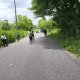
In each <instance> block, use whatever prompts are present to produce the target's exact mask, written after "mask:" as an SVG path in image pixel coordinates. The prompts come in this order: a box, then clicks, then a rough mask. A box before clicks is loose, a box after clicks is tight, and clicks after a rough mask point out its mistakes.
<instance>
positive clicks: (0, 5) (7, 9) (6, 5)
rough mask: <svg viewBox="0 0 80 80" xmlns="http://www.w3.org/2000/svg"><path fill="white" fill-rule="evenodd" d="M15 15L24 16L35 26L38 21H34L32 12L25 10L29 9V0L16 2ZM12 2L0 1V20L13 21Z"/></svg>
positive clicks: (10, 0)
mask: <svg viewBox="0 0 80 80" xmlns="http://www.w3.org/2000/svg"><path fill="white" fill-rule="evenodd" d="M16 5H17V14H21V15H26V16H28V17H29V18H30V19H32V21H33V23H34V24H37V22H38V20H39V19H35V18H34V17H35V16H34V14H33V12H32V11H30V10H28V9H27V8H29V7H31V0H16ZM14 16H15V13H14V0H0V20H4V19H8V20H9V22H13V21H14Z"/></svg>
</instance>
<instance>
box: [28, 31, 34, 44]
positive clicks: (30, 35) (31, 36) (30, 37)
mask: <svg viewBox="0 0 80 80" xmlns="http://www.w3.org/2000/svg"><path fill="white" fill-rule="evenodd" d="M28 35H29V40H30V43H31V41H32V38H33V34H32V31H31V30H30V31H29V34H28Z"/></svg>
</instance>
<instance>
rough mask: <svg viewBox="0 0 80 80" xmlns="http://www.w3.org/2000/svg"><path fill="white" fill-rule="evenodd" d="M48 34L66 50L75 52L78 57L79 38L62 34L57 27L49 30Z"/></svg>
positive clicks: (79, 50) (79, 55)
mask: <svg viewBox="0 0 80 80" xmlns="http://www.w3.org/2000/svg"><path fill="white" fill-rule="evenodd" d="M48 36H49V37H50V38H52V39H55V40H56V41H57V42H58V43H59V44H60V45H61V46H62V47H64V48H65V49H66V50H67V51H69V52H71V53H73V54H75V55H76V56H77V57H79V58H80V38H78V39H76V38H70V37H68V36H67V37H66V36H65V35H62V34H61V33H60V30H59V29H54V30H52V31H51V32H49V34H48Z"/></svg>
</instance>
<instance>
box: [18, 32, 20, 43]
mask: <svg viewBox="0 0 80 80" xmlns="http://www.w3.org/2000/svg"><path fill="white" fill-rule="evenodd" d="M17 40H18V42H19V40H20V33H19V32H17Z"/></svg>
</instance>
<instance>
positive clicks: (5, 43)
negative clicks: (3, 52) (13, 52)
mask: <svg viewBox="0 0 80 80" xmlns="http://www.w3.org/2000/svg"><path fill="white" fill-rule="evenodd" d="M1 39H2V43H3V46H4V47H5V46H8V44H7V38H6V36H5V35H4V34H2V35H1Z"/></svg>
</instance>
